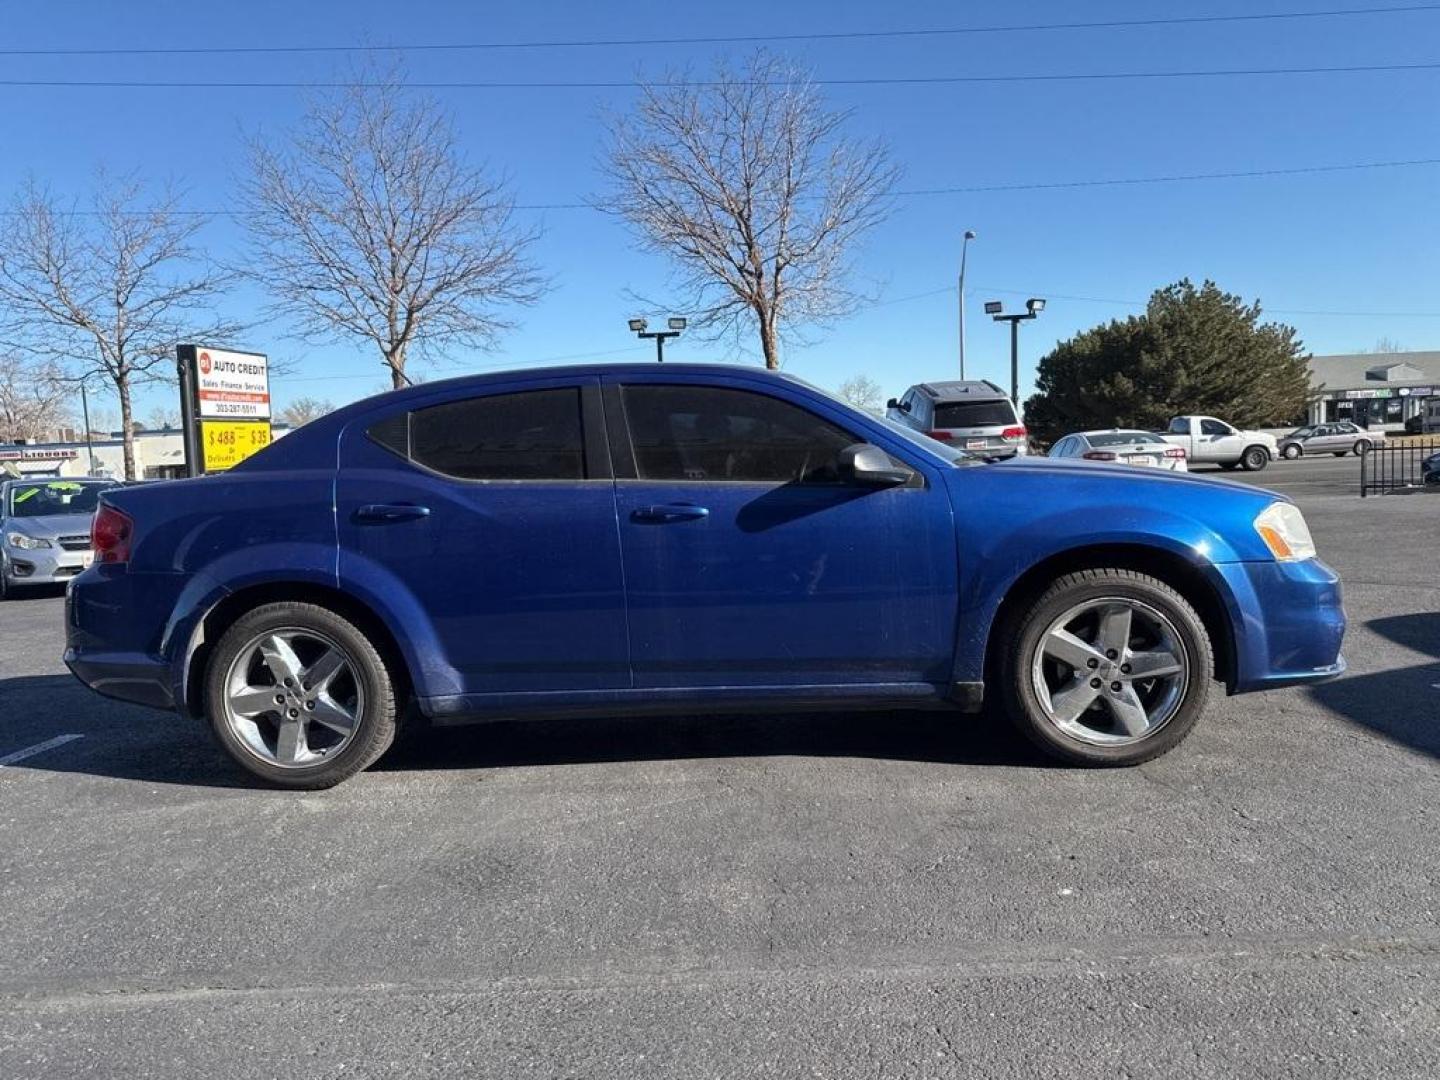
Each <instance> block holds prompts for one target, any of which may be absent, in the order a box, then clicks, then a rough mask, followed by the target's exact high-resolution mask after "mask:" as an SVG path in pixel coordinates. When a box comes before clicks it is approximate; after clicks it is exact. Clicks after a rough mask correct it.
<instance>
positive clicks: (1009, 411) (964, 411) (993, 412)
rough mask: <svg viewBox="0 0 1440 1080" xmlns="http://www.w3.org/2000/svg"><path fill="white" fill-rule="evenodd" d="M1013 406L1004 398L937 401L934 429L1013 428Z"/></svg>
mask: <svg viewBox="0 0 1440 1080" xmlns="http://www.w3.org/2000/svg"><path fill="white" fill-rule="evenodd" d="M1018 423H1019V422H1018V421H1017V420H1016V419H1015V406H1013V405H1011V404H1010V402H1008V401H1006V400H1005V399H1004V398H997V399H994V400H991V401H937V402H936V403H935V423H934V426H935V427H936V428H972V427H1015V426H1017V425H1018Z"/></svg>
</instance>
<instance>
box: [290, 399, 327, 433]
mask: <svg viewBox="0 0 1440 1080" xmlns="http://www.w3.org/2000/svg"><path fill="white" fill-rule="evenodd" d="M334 411H335V406H334V405H332V404H331V403H330V402H328V401H322V400H320V399H318V398H312V397H298V398H296V399H295V400H294V401H292V402H290V404H289V405H286V406H285V408H283V409H281V410H280V420H281V421H282V422H283V423H286V424H289V425H290V426H291V427H302V426H304V425H305V424H308V423H310V421H311V420H318V419H319V418H320V417H322V416H324V415H325V414H326V413H330V412H334Z"/></svg>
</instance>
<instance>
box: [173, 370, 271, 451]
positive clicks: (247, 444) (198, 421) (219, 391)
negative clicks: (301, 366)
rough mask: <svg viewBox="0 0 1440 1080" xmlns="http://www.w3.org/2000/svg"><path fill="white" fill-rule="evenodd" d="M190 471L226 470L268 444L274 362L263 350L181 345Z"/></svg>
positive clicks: (186, 447) (186, 446) (186, 438)
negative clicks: (271, 379) (238, 350)
mask: <svg viewBox="0 0 1440 1080" xmlns="http://www.w3.org/2000/svg"><path fill="white" fill-rule="evenodd" d="M177 359H178V361H179V367H180V386H181V393H180V397H181V406H182V410H183V412H184V417H185V425H184V426H185V461H186V465H187V471H188V472H189V473H190V475H192V476H195V475H199V474H202V473H212V472H224V471H225V470H226V469H230V468H233V467H234V466H236V465H238V464H240V462H242V461H244V460H245V459H246V458H247V457H249V456H250V455H251V454H253V453H255V452H256V451H258V450H263V449H264V448H265V447H267V446H269V445H270V438H271V433H270V363H269V360H268V359H267V358H266V357H265V355H264V354H262V353H243V352H234V351H232V350H230V349H213V348H211V347H210V346H208V345H181V346H180V347H179V348H178V349H177Z"/></svg>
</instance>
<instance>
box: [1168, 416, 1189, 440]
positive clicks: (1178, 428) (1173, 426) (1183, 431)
mask: <svg viewBox="0 0 1440 1080" xmlns="http://www.w3.org/2000/svg"><path fill="white" fill-rule="evenodd" d="M1170 434H1171V435H1189V434H1190V421H1189V420H1187V419H1186V418H1185V417H1183V416H1177V417H1175V419H1174V420H1171V421H1170Z"/></svg>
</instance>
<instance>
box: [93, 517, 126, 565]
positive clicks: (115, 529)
mask: <svg viewBox="0 0 1440 1080" xmlns="http://www.w3.org/2000/svg"><path fill="white" fill-rule="evenodd" d="M134 535H135V523H134V522H133V521H131V520H130V515H129V514H124V513H121V512H120V511H119V510H116V509H115V508H114V507H113V506H106V505H105V504H104V503H101V504H100V509H99V510H96V511H95V517H94V518H93V519H92V520H91V522H90V546H91V548H93V549H94V551H95V561H96V562H102V563H128V562H129V561H130V542H131V540H132V539H133V537H134Z"/></svg>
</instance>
